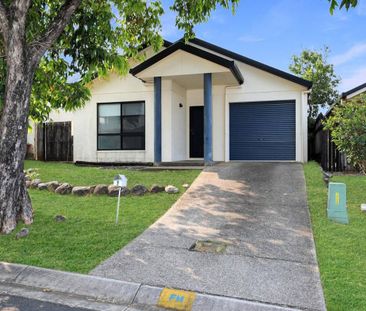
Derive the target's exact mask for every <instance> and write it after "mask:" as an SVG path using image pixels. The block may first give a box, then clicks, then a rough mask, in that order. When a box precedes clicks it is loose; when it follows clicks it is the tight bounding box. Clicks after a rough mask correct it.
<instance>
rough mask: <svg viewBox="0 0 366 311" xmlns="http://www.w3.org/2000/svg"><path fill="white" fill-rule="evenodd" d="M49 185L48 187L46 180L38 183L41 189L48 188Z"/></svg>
mask: <svg viewBox="0 0 366 311" xmlns="http://www.w3.org/2000/svg"><path fill="white" fill-rule="evenodd" d="M47 187H48V183H46V182H41V183H39V184H38V189H39V190H47Z"/></svg>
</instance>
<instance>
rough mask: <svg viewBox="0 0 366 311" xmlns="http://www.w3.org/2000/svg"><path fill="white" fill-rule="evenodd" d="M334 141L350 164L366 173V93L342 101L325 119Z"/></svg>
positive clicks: (326, 126)
mask: <svg viewBox="0 0 366 311" xmlns="http://www.w3.org/2000/svg"><path fill="white" fill-rule="evenodd" d="M325 128H326V129H328V130H330V131H331V132H332V139H333V142H334V143H335V144H336V146H337V148H338V149H339V150H340V151H342V152H344V153H345V155H346V157H347V159H348V161H349V162H350V164H352V165H353V166H355V167H356V168H358V169H359V170H360V171H361V172H362V173H364V174H365V173H366V95H360V96H358V97H357V98H356V99H354V100H351V101H349V102H345V103H342V104H341V105H339V106H336V107H335V108H334V109H333V112H332V115H331V116H330V117H329V118H328V120H326V121H325Z"/></svg>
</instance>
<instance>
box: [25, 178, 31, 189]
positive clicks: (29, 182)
mask: <svg viewBox="0 0 366 311" xmlns="http://www.w3.org/2000/svg"><path fill="white" fill-rule="evenodd" d="M31 184H32V182H31V181H30V180H26V181H25V186H26V187H27V188H30V186H31Z"/></svg>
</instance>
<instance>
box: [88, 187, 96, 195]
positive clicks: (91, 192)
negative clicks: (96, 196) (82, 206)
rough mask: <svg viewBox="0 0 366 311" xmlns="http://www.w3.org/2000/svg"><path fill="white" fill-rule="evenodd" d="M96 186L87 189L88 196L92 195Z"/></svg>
mask: <svg viewBox="0 0 366 311" xmlns="http://www.w3.org/2000/svg"><path fill="white" fill-rule="evenodd" d="M95 187H96V186H90V187H89V194H93V193H94V190H95Z"/></svg>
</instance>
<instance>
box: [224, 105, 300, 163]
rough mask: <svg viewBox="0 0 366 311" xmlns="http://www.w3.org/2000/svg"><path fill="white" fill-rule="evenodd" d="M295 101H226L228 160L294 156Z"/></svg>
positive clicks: (288, 158) (288, 157)
mask: <svg viewBox="0 0 366 311" xmlns="http://www.w3.org/2000/svg"><path fill="white" fill-rule="evenodd" d="M295 135H296V117H295V101H268V102H250V103H231V104H230V159H231V160H295V159H296V154H295V153H296V139H295Z"/></svg>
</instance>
